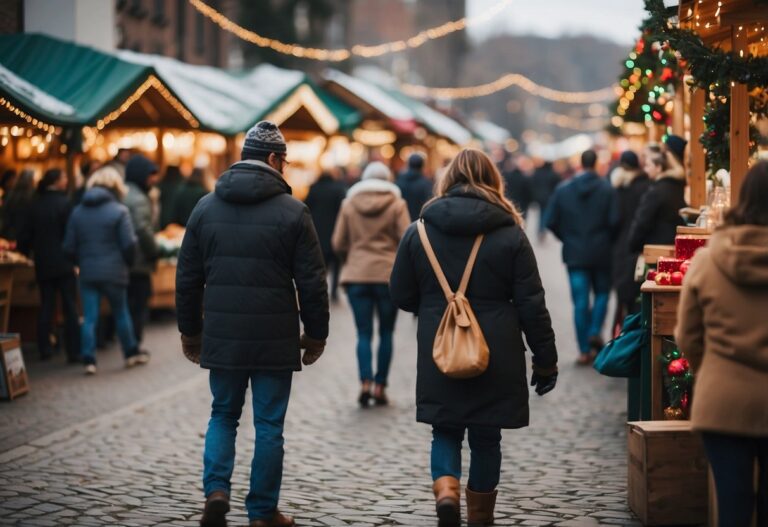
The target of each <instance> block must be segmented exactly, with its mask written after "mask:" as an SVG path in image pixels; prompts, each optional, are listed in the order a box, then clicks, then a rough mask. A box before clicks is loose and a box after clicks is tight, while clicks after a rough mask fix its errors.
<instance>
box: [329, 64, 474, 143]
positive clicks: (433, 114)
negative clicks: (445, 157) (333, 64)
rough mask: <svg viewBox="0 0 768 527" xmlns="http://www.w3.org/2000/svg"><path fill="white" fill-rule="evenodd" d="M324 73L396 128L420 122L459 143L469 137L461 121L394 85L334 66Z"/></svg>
mask: <svg viewBox="0 0 768 527" xmlns="http://www.w3.org/2000/svg"><path fill="white" fill-rule="evenodd" d="M323 75H324V77H325V79H326V80H327V81H329V83H330V87H331V88H334V87H336V88H337V89H338V88H340V89H341V90H342V91H344V92H345V93H346V94H347V95H348V96H351V97H352V98H353V99H354V100H355V102H356V103H359V104H361V105H362V106H364V107H367V108H368V109H369V110H372V111H374V112H376V113H378V114H380V115H382V116H383V117H385V118H387V119H388V120H389V121H390V122H391V123H392V127H393V128H394V129H395V130H397V131H400V132H402V133H410V132H413V130H414V129H415V127H416V126H417V125H419V124H420V125H423V126H424V127H426V128H427V129H428V130H429V131H430V132H432V133H434V134H436V135H440V136H443V137H445V138H447V139H449V140H450V141H452V142H454V143H456V144H458V145H462V144H465V143H468V142H469V141H470V140H471V139H472V134H471V133H470V132H469V130H467V129H466V128H464V127H463V126H462V125H461V124H459V123H458V122H456V121H455V120H453V119H451V118H450V117H448V116H447V115H444V114H442V113H440V112H438V111H437V110H433V109H432V108H430V107H429V106H427V105H426V104H424V103H422V102H419V101H417V100H415V99H412V98H410V97H408V96H407V95H405V94H404V93H402V92H401V91H399V90H398V89H396V88H394V87H388V86H382V85H379V84H376V83H373V82H370V81H368V80H365V79H361V78H359V77H353V76H350V75H347V74H345V73H342V72H340V71H338V70H333V69H329V70H326V71H325V72H324V74H323Z"/></svg>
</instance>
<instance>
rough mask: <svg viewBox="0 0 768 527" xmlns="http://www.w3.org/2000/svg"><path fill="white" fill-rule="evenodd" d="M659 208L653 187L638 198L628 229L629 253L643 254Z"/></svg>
mask: <svg viewBox="0 0 768 527" xmlns="http://www.w3.org/2000/svg"><path fill="white" fill-rule="evenodd" d="M659 206H660V201H659V199H658V196H657V195H656V192H655V191H654V189H653V187H651V188H650V189H648V190H647V191H646V192H645V194H643V197H642V198H640V205H638V207H637V211H636V212H635V217H634V218H633V219H632V226H631V227H630V228H629V235H628V239H627V242H628V243H629V249H630V250H631V251H633V252H636V253H641V252H643V246H644V245H645V240H646V238H647V236H648V233H649V232H650V231H651V229H652V228H653V224H654V222H655V220H656V216H657V214H658V210H659Z"/></svg>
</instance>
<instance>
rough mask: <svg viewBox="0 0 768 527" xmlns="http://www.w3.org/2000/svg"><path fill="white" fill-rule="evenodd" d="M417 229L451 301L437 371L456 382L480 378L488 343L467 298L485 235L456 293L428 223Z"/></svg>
mask: <svg viewBox="0 0 768 527" xmlns="http://www.w3.org/2000/svg"><path fill="white" fill-rule="evenodd" d="M417 227H418V230H419V238H421V244H422V245H423V246H424V251H425V252H426V253H427V258H428V259H429V263H430V265H432V270H433V271H434V272H435V276H436V277H437V281H438V282H439V283H440V287H441V288H442V289H443V293H444V294H445V299H446V300H447V301H448V307H446V309H445V313H444V314H443V318H442V320H441V321H440V326H439V327H438V328H437V333H436V334H435V341H434V343H433V344H432V358H433V359H434V361H435V364H436V365H437V368H438V369H439V370H440V371H441V372H443V373H444V374H445V375H447V376H448V377H452V378H455V379H467V378H470V377H477V376H478V375H480V374H481V373H483V372H484V371H485V370H486V368H488V358H489V351H488V343H487V342H486V341H485V337H484V336H483V330H482V329H481V328H480V324H479V323H478V322H477V318H476V317H475V313H474V311H472V306H470V305H469V300H468V299H467V297H466V296H465V295H466V292H467V286H468V285H469V278H470V276H471V275H472V268H473V267H474V266H475V260H476V258H477V252H478V251H479V250H480V244H481V243H483V235H482V234H480V235H479V236H478V237H477V238H475V244H474V245H473V246H472V252H471V253H470V254H469V260H468V261H467V266H466V268H465V269H464V275H463V276H462V277H461V284H460V285H459V288H458V289H457V290H456V292H455V293H454V292H453V291H451V286H450V285H448V280H446V278H445V274H444V273H443V270H442V268H441V267H440V263H439V262H438V261H437V256H435V251H434V250H433V249H432V245H431V244H430V243H429V238H428V237H427V230H426V227H425V226H424V222H423V221H419V222H418V226H417Z"/></svg>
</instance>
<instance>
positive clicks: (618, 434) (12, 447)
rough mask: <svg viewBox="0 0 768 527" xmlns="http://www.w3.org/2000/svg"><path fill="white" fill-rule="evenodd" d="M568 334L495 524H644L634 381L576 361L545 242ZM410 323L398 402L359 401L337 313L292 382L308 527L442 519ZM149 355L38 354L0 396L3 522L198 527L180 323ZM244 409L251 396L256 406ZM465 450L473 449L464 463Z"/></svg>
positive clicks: (203, 418)
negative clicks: (26, 382) (85, 364)
mask: <svg viewBox="0 0 768 527" xmlns="http://www.w3.org/2000/svg"><path fill="white" fill-rule="evenodd" d="M537 254H538V259H539V265H540V268H541V271H542V274H543V278H544V282H545V287H546V291H547V300H548V306H549V308H550V311H551V313H552V317H553V319H554V323H555V329H556V332H557V338H558V349H559V353H560V361H561V363H560V364H561V375H560V378H559V381H558V386H557V388H556V389H555V391H554V392H552V393H551V394H549V395H548V396H546V397H543V398H540V397H537V396H536V395H535V394H533V392H531V393H532V394H533V395H532V397H531V426H530V427H529V428H526V429H522V430H515V431H506V432H505V433H504V439H503V444H502V445H503V454H504V461H503V467H502V483H501V485H500V487H499V501H498V506H497V524H498V525H531V526H539V525H541V526H544V525H562V526H589V525H598V524H612V525H639V523H638V522H637V521H636V520H634V519H633V515H632V514H631V513H630V512H629V510H628V508H627V500H626V453H625V450H626V449H625V444H626V437H625V422H626V412H625V403H626V387H625V382H623V381H622V380H616V379H608V378H604V377H600V376H599V375H598V374H597V373H595V372H594V371H593V370H592V369H590V368H584V369H579V368H577V367H576V366H574V364H573V362H574V360H575V358H576V351H575V347H574V344H573V342H574V337H573V329H572V323H571V303H570V297H569V292H568V288H567V283H566V276H565V270H564V268H563V267H562V265H561V262H560V253H559V244H557V243H555V242H554V241H553V240H552V239H551V238H549V240H548V241H547V243H545V244H543V245H539V246H537ZM415 330H416V321H415V320H414V319H413V317H411V316H410V315H405V314H401V316H400V319H399V320H398V329H397V334H396V343H395V356H394V363H393V369H392V374H391V376H390V380H391V387H390V396H391V399H392V404H391V406H390V407H387V408H383V409H379V408H371V409H369V410H361V409H359V408H358V407H357V405H356V395H357V389H358V386H357V379H356V361H355V356H354V342H355V335H354V326H353V324H352V317H351V313H350V312H349V309H348V307H347V305H346V302H344V301H342V302H341V303H340V304H338V305H336V306H334V308H333V311H332V315H331V337H330V339H329V343H328V347H327V349H326V352H325V355H324V356H323V357H322V359H321V360H320V361H319V362H318V363H317V364H316V365H314V366H312V367H309V368H305V370H304V371H303V372H302V373H299V374H297V375H296V376H295V377H294V385H293V395H292V399H291V403H290V407H289V410H288V419H287V423H286V431H285V436H286V464H285V476H284V481H283V491H282V495H281V507H282V509H283V510H284V511H285V512H286V513H288V514H292V515H294V516H295V517H296V519H297V522H298V525H301V526H345V525H360V526H363V525H366V526H371V525H409V526H419V525H435V524H436V522H435V520H434V519H433V515H434V505H433V498H432V494H431V482H430V478H429V446H430V437H431V436H430V430H429V428H428V427H427V426H425V425H422V424H418V423H416V422H415V404H414V385H415V364H416V349H415ZM146 347H147V348H148V349H150V350H152V352H153V359H152V362H151V363H150V364H149V365H148V366H147V367H145V368H143V369H135V370H130V371H127V370H123V369H122V363H121V360H120V357H119V352H118V350H117V349H114V348H111V349H109V350H107V351H105V352H101V353H100V355H99V373H98V375H97V376H96V377H95V378H86V377H85V376H83V375H82V373H81V369H80V367H70V366H64V365H63V364H61V363H60V362H59V361H61V360H62V359H61V358H59V359H57V361H55V362H54V363H46V364H39V363H31V364H30V371H31V392H30V393H29V394H28V395H26V396H24V397H22V398H20V399H18V400H16V401H14V402H12V403H3V404H2V405H0V524H2V525H27V526H59V525H83V526H89V525H112V526H114V525H119V526H139V525H179V526H180V525H189V526H192V525H197V520H198V519H199V517H200V511H201V506H202V502H203V497H202V490H201V487H202V484H201V470H202V449H203V441H204V432H205V428H206V424H207V419H208V415H209V404H210V394H209V391H208V387H207V377H206V374H205V372H203V371H202V370H199V369H197V368H195V367H194V366H193V365H192V364H190V363H189V362H187V361H186V360H185V359H184V357H183V356H182V354H181V350H180V345H179V344H178V333H177V331H176V326H175V323H174V321H173V320H172V319H170V318H166V319H165V320H163V321H158V322H156V323H154V324H152V325H150V327H149V328H148V336H147V339H146ZM246 406H248V405H246ZM240 431H241V433H240V434H239V437H238V453H237V464H236V468H235V474H234V480H233V512H232V513H231V514H230V516H229V517H230V524H231V525H245V524H247V517H246V515H245V512H244V506H243V500H244V497H245V494H246V492H247V482H248V472H249V468H250V456H251V454H252V442H253V429H252V425H251V419H250V411H249V409H248V408H246V411H245V412H244V414H243V418H242V419H241V430H240ZM466 457H468V456H465V458H466Z"/></svg>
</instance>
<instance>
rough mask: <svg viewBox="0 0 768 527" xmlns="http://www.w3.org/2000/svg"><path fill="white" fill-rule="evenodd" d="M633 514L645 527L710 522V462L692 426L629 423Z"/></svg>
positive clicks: (669, 423)
mask: <svg viewBox="0 0 768 527" xmlns="http://www.w3.org/2000/svg"><path fill="white" fill-rule="evenodd" d="M627 449H628V453H629V467H628V473H629V474H628V475H629V481H628V485H627V493H628V498H629V508H630V509H632V512H634V513H635V514H636V515H637V516H638V517H639V518H640V521H642V522H643V524H644V525H691V524H702V523H706V521H707V509H708V505H707V496H708V489H707V466H708V465H707V459H706V456H705V455H704V449H703V447H702V445H701V441H700V439H699V437H698V436H697V435H695V434H693V433H692V431H691V423H690V421H638V422H634V423H628V430H627Z"/></svg>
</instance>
